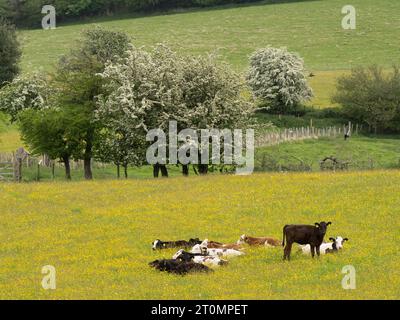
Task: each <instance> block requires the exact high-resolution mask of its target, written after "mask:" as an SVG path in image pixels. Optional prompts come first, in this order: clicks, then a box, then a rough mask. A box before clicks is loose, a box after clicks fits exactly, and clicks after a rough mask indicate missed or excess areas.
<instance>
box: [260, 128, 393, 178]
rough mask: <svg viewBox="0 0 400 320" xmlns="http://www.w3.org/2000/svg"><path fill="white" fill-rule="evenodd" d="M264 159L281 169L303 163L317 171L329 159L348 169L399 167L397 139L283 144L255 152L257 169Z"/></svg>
mask: <svg viewBox="0 0 400 320" xmlns="http://www.w3.org/2000/svg"><path fill="white" fill-rule="evenodd" d="M264 156H265V157H266V159H265V160H268V159H269V160H274V161H276V162H277V163H278V164H280V165H283V166H284V165H287V164H290V163H291V164H295V163H297V164H299V163H300V162H299V161H300V160H302V161H304V163H306V164H308V165H311V166H312V169H313V170H319V162H320V161H321V160H322V159H324V158H325V157H329V156H334V157H336V158H337V159H338V160H341V161H348V162H349V163H350V169H377V168H378V169H390V168H400V138H399V137H395V136H394V137H392V136H387V137H385V136H380V137H379V138H376V137H365V136H354V137H352V138H351V139H350V140H348V141H344V139H343V137H338V138H321V139H318V140H304V141H297V142H295V143H282V144H280V145H276V146H272V147H264V148H260V149H259V150H257V155H256V159H257V166H260V163H261V161H262V159H263V157H264ZM265 169H267V168H264V170H265ZM260 170H261V168H260Z"/></svg>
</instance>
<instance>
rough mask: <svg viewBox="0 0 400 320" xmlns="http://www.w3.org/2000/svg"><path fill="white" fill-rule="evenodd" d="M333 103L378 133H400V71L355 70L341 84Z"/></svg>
mask: <svg viewBox="0 0 400 320" xmlns="http://www.w3.org/2000/svg"><path fill="white" fill-rule="evenodd" d="M332 100H333V102H336V103H339V104H341V105H342V108H343V113H344V114H345V116H347V117H348V119H349V120H354V121H356V122H359V123H364V124H366V125H367V126H368V127H369V128H370V129H373V131H374V132H375V133H377V132H379V131H381V132H382V131H400V69H399V67H396V66H395V67H393V70H392V72H385V71H384V70H383V69H382V68H380V67H377V66H372V67H369V68H361V67H360V68H356V69H353V70H352V72H351V73H350V74H349V75H345V76H342V77H341V78H339V80H338V82H337V92H336V94H335V95H334V97H333V99H332Z"/></svg>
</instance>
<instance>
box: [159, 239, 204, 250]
mask: <svg viewBox="0 0 400 320" xmlns="http://www.w3.org/2000/svg"><path fill="white" fill-rule="evenodd" d="M200 243H202V241H201V240H200V239H199V238H195V239H190V240H189V241H186V240H178V241H161V240H160V239H157V240H155V241H154V242H153V243H152V247H153V250H157V249H169V248H191V247H193V246H194V245H196V244H200Z"/></svg>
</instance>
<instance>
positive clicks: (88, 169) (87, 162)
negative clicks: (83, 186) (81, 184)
mask: <svg viewBox="0 0 400 320" xmlns="http://www.w3.org/2000/svg"><path fill="white" fill-rule="evenodd" d="M83 168H84V171H85V179H86V180H92V179H93V174H92V158H90V157H87V158H85V159H83Z"/></svg>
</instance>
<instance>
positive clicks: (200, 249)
mask: <svg viewBox="0 0 400 320" xmlns="http://www.w3.org/2000/svg"><path fill="white" fill-rule="evenodd" d="M207 245H208V243H207V240H205V241H203V242H202V244H196V245H195V246H194V247H193V248H192V250H191V251H190V252H191V253H200V254H203V255H208V256H219V257H225V258H228V257H236V256H241V255H243V254H244V253H243V252H241V251H239V250H235V249H227V248H212V249H211V248H208V246H207Z"/></svg>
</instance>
